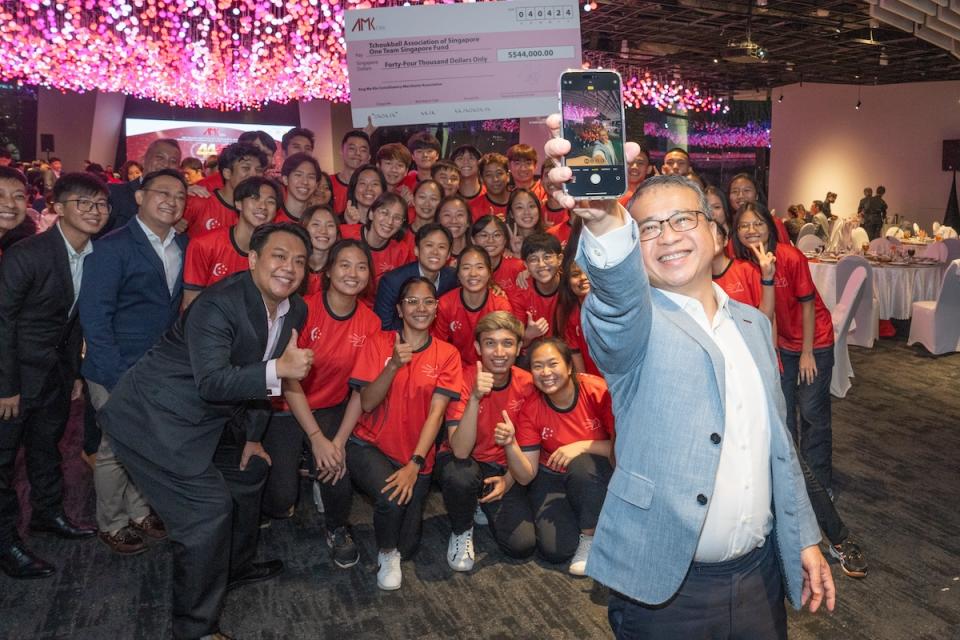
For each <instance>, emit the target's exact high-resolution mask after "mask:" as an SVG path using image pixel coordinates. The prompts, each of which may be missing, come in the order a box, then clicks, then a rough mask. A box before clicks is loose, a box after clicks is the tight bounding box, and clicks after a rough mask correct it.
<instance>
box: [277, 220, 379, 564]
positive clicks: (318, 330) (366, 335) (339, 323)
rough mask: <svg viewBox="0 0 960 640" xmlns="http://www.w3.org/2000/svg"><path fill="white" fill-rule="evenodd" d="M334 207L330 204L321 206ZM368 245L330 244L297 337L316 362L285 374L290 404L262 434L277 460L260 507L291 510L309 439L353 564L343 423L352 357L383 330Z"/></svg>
mask: <svg viewBox="0 0 960 640" xmlns="http://www.w3.org/2000/svg"><path fill="white" fill-rule="evenodd" d="M323 210H324V211H328V210H327V209H325V208H324V209H323ZM371 265H372V261H371V258H370V251H369V250H368V249H367V248H366V247H365V246H363V244H361V243H360V242H358V241H356V240H341V241H340V242H338V243H337V244H335V245H334V246H333V248H332V249H331V250H330V258H329V260H328V262H327V266H326V269H325V270H324V272H323V288H322V290H321V291H320V292H318V293H315V294H313V295H308V296H306V297H305V298H304V301H305V302H306V303H307V320H306V322H305V323H304V326H303V331H302V332H301V333H300V334H299V336H298V338H297V345H298V347H299V348H301V349H311V350H312V351H313V353H314V362H315V363H316V366H314V367H313V368H312V369H311V370H310V373H309V374H308V375H307V377H306V378H304V379H303V380H301V381H300V382H297V381H296V380H284V387H283V391H284V399H285V400H286V403H287V406H285V407H282V408H281V409H280V410H278V411H276V412H275V413H274V415H273V418H272V419H271V421H270V427H269V429H268V430H267V433H266V436H265V437H264V440H263V446H264V448H265V449H266V450H267V451H268V452H269V454H270V458H271V459H272V461H273V465H272V466H271V469H270V475H269V477H268V479H267V483H266V485H265V487H264V491H263V506H262V510H263V512H264V514H265V515H267V516H269V517H273V518H283V517H288V516H289V515H290V514H291V511H292V508H293V506H294V505H295V504H296V501H297V492H298V491H297V490H298V488H299V486H300V474H299V473H298V466H299V464H298V463H299V461H300V453H301V451H302V450H303V444H304V441H305V440H306V441H308V442H309V444H310V448H311V450H312V451H313V455H314V458H315V460H316V463H317V467H318V469H319V476H320V478H321V480H326V481H325V482H324V481H321V482H320V495H321V496H322V498H323V505H324V518H325V521H326V528H327V533H326V539H327V545H328V546H329V547H330V549H331V550H332V555H333V561H334V563H335V564H336V565H337V566H338V567H341V568H344V569H345V568H348V567H352V566H353V565H355V564H356V563H357V561H358V560H359V558H360V556H359V553H358V551H357V547H356V545H355V544H354V542H353V538H352V536H351V534H350V530H349V528H348V523H349V516H350V503H351V501H352V499H353V492H352V490H351V488H350V478H349V477H344V474H345V467H344V449H345V447H346V440H347V436H348V435H349V431H348V430H342V431H343V433H341V430H340V426H341V420H342V419H343V416H344V411H345V410H346V407H347V398H348V397H349V396H350V389H349V386H348V384H347V381H348V379H349V377H350V372H351V371H352V369H353V365H354V363H355V362H356V361H357V359H358V358H359V357H360V355H361V354H362V353H363V351H364V349H367V348H369V344H368V343H369V342H370V340H371V339H372V337H373V336H374V335H376V334H379V332H380V320H379V318H377V317H376V316H375V315H374V314H373V312H372V311H370V310H369V309H367V308H366V307H365V306H364V305H362V304H358V301H359V298H360V297H361V296H362V295H363V293H364V291H365V290H366V289H367V287H369V285H370V282H371V280H372V274H371Z"/></svg>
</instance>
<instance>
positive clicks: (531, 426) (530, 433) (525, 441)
mask: <svg viewBox="0 0 960 640" xmlns="http://www.w3.org/2000/svg"><path fill="white" fill-rule="evenodd" d="M539 402H540V397H539V394H538V393H536V392H535V393H533V394H531V395H530V397H528V398H527V401H526V402H524V403H523V407H521V409H520V411H519V412H518V414H517V415H515V416H510V419H511V420H513V426H514V429H515V433H514V436H513V437H514V438H516V440H517V444H518V445H520V448H521V449H523V450H524V451H536V450H537V449H539V448H540V429H538V428H537V420H536V411H537V405H538V404H539Z"/></svg>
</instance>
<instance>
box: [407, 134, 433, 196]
mask: <svg viewBox="0 0 960 640" xmlns="http://www.w3.org/2000/svg"><path fill="white" fill-rule="evenodd" d="M407 149H409V150H410V155H412V156H413V163H414V164H415V165H416V167H417V168H416V170H414V171H411V172H410V173H409V174H408V175H407V186H409V187H410V190H411V191H412V190H413V188H414V187H415V186H417V183H418V182H420V181H421V180H426V179H427V178H429V177H430V169H432V168H433V164H434V163H435V162H436V161H437V160H439V159H440V141H439V140H437V138H436V136H434V135H433V134H432V133H430V132H429V131H421V132H420V133H415V134H413V135H412V136H410V139H409V140H407ZM411 181H412V182H411Z"/></svg>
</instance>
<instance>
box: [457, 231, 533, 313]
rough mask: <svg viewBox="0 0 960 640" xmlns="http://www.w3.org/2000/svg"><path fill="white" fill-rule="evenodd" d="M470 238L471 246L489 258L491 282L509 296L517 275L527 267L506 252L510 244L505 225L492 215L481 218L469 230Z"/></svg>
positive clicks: (515, 283)
mask: <svg viewBox="0 0 960 640" xmlns="http://www.w3.org/2000/svg"><path fill="white" fill-rule="evenodd" d="M470 238H471V239H472V240H473V244H475V245H476V246H478V247H482V248H483V249H484V250H485V251H486V252H487V255H488V256H490V264H491V265H492V267H493V281H494V282H495V283H496V284H497V286H499V287H500V288H501V289H503V290H504V292H505V293H507V295H508V296H509V295H510V291H512V290H513V289H514V288H515V287H516V286H517V275H519V274H520V273H522V272H523V271H525V270H526V268H527V266H526V265H525V264H523V260H521V259H520V258H518V257H516V256H512V255H509V254H508V252H507V245H508V244H509V242H510V231H509V230H507V223H506V222H504V221H503V220H501V219H500V218H498V217H497V216H494V215H488V216H483V217H482V218H480V219H479V220H477V221H476V222H474V223H473V226H472V227H471V228H470Z"/></svg>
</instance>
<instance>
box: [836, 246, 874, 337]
mask: <svg viewBox="0 0 960 640" xmlns="http://www.w3.org/2000/svg"><path fill="white" fill-rule="evenodd" d="M857 269H864V270H865V271H866V277H865V278H864V282H863V297H862V298H861V300H860V304H859V305H858V306H857V310H856V312H855V313H854V317H853V323H852V324H851V325H850V331H849V332H847V344H853V345H856V346H858V347H866V348H867V349H871V348H873V343H874V342H876V341H877V339H878V338H879V337H880V301H879V300H877V292H876V290H875V289H874V288H873V267H872V266H871V265H870V263H869V262H868V261H867V259H866V258H863V257H861V256H844V257H843V258H842V259H841V260H840V262H838V263H837V291H836V299H837V300H840V299H841V298H842V297H843V290H844V287H846V285H847V281H848V280H849V279H850V276H851V275H852V274H853V272H854V271H856V270H857Z"/></svg>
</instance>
